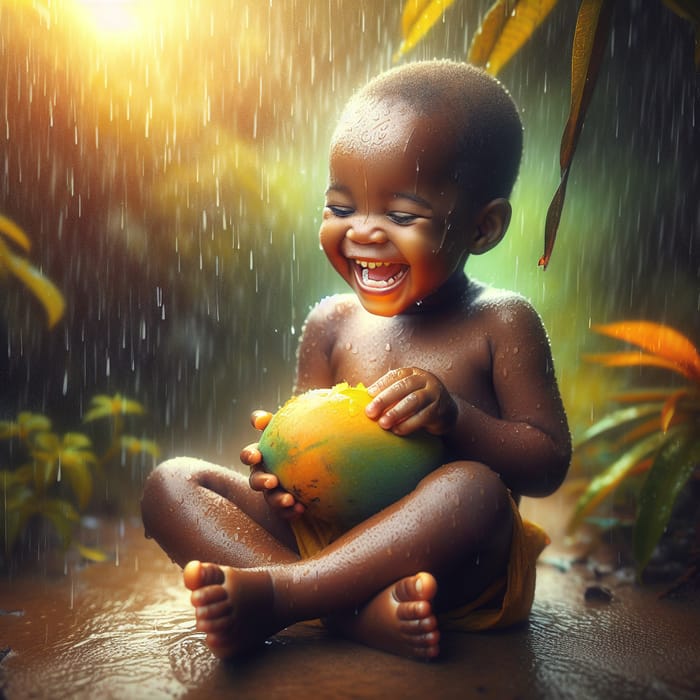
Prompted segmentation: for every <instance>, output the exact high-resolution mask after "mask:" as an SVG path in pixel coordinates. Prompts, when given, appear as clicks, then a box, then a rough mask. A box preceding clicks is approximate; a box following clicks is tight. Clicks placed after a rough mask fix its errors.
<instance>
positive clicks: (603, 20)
mask: <svg viewBox="0 0 700 700" xmlns="http://www.w3.org/2000/svg"><path fill="white" fill-rule="evenodd" d="M613 1H614V0H582V1H581V5H580V7H579V11H578V17H577V19H576V30H575V32H574V42H573V47H572V51H571V103H570V106H569V117H568V119H567V122H566V126H565V127H564V133H563V135H562V139H561V148H560V151H559V165H560V168H561V181H560V183H559V187H558V188H557V191H556V193H555V194H554V198H553V199H552V202H551V204H550V205H549V209H548V210H547V219H546V222H545V235H544V241H545V242H544V253H543V254H542V257H541V258H540V260H539V263H538V264H539V265H540V266H541V267H542V268H544V269H546V268H547V265H548V264H549V260H550V258H551V255H552V250H553V249H554V242H555V240H556V237H557V230H558V228H559V221H560V220H561V213H562V210H563V207H564V199H565V197H566V184H567V182H568V179H569V170H570V168H571V161H572V160H573V157H574V153H575V152H576V146H577V145H578V139H579V136H580V134H581V129H582V127H583V120H584V118H585V116H586V112H587V111H588V105H589V104H590V101H591V97H592V95H593V89H594V88H595V84H596V81H597V79H598V72H599V70H600V64H601V63H602V60H603V54H604V51H605V45H606V43H607V39H608V34H609V33H610V18H611V15H612V6H613Z"/></svg>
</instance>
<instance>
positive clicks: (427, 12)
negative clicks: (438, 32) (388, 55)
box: [394, 0, 454, 61]
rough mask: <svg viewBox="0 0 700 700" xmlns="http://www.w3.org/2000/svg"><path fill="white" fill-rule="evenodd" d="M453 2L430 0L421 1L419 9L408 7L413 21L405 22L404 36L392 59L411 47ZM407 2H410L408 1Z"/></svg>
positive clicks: (450, 0) (452, 0) (397, 57)
mask: <svg viewBox="0 0 700 700" xmlns="http://www.w3.org/2000/svg"><path fill="white" fill-rule="evenodd" d="M453 2H454V0H430V1H429V2H427V3H421V4H422V5H423V9H422V10H420V11H418V10H416V11H414V8H410V10H411V11H410V17H411V18H413V22H411V23H410V24H408V23H406V27H405V30H404V38H403V41H402V42H401V45H400V46H399V48H398V51H397V52H396V53H395V54H394V61H398V60H399V59H400V58H401V57H402V56H405V55H406V54H407V53H408V52H409V51H410V50H411V49H413V48H414V47H415V46H416V44H418V42H419V41H420V40H421V39H423V37H424V36H425V35H426V34H427V33H428V32H429V31H430V30H431V29H432V27H433V25H434V24H435V23H436V22H437V21H438V20H439V19H440V18H441V17H442V16H443V14H444V12H445V10H446V9H447V8H448V7H449V6H450V5H451V4H452V3H453ZM408 4H411V3H410V2H409V3H408ZM404 11H405V10H404ZM403 25H404V22H403V21H402V27H403Z"/></svg>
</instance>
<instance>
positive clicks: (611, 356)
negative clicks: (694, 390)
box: [583, 352, 688, 377]
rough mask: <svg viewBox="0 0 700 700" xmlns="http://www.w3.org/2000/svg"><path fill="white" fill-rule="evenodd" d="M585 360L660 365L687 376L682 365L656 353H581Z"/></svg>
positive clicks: (617, 364) (629, 365) (603, 362)
mask: <svg viewBox="0 0 700 700" xmlns="http://www.w3.org/2000/svg"><path fill="white" fill-rule="evenodd" d="M583 359H584V360H585V361H586V362H597V363H598V364H601V365H604V366H605V367H642V366H644V367H661V368H663V369H668V370H671V371H672V372H678V373H679V374H682V375H683V376H686V377H687V376H688V375H687V374H686V372H685V371H684V370H683V368H682V367H679V366H678V365H677V364H676V363H675V362H672V361H670V360H665V359H664V358H663V357H658V356H656V355H645V354H644V353H641V352H609V353H599V354H593V355H583Z"/></svg>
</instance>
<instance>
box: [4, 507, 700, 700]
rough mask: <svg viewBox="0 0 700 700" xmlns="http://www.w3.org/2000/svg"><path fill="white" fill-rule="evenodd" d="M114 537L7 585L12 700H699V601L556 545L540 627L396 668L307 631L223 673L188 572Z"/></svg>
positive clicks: (7, 674) (480, 638)
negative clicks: (303, 698)
mask: <svg viewBox="0 0 700 700" xmlns="http://www.w3.org/2000/svg"><path fill="white" fill-rule="evenodd" d="M525 507H526V508H527V504H525ZM538 508H541V506H540V505H539V504H538ZM558 508H559V506H558V505H557V503H556V499H554V501H553V502H552V503H551V504H550V505H549V508H548V510H547V511H546V512H544V511H540V512H539V515H540V516H543V517H540V519H541V520H542V519H544V520H551V521H552V523H556V521H557V520H558V519H559V515H560V513H559V510H558ZM102 527H103V528H104V529H105V530H106V531H107V532H108V533H109V532H112V533H114V532H117V533H118V536H116V537H113V554H115V553H116V551H117V550H118V564H117V563H115V561H116V559H115V560H113V561H111V562H106V563H103V564H92V565H88V566H83V567H81V566H77V565H76V564H71V565H69V566H68V568H67V571H66V572H65V573H62V572H59V573H58V574H54V575H49V574H44V575H40V576H36V575H35V576H28V575H26V574H25V575H19V574H18V575H13V576H12V577H7V576H6V577H5V578H3V579H1V580H0V608H2V609H4V610H5V611H13V612H12V614H4V615H2V616H0V648H6V647H10V648H11V651H10V652H9V653H8V654H7V655H6V656H5V658H4V659H3V660H2V662H1V663H0V689H1V690H2V696H4V698H5V699H6V700H24V699H25V698H59V697H70V698H75V699H82V698H85V699H88V698H89V699H90V700H92V698H97V697H99V698H119V699H121V698H124V699H125V700H134V699H138V698H185V697H186V698H193V699H195V700H198V699H199V698H202V699H203V698H207V699H214V700H216V699H217V698H224V697H226V698H228V697H231V696H232V695H235V697H237V698H258V697H265V698H274V697H290V696H292V695H298V694H301V693H308V692H309V690H312V691H313V692H314V694H315V695H317V696H318V697H334V698H345V697H347V698H357V697H393V696H396V695H397V694H398V695H401V696H402V697H425V695H426V694H432V695H434V693H435V688H437V687H439V688H440V697H445V698H450V697H455V698H457V697H459V698H465V697H471V696H473V697H498V698H509V697H520V698H529V697H532V698H547V697H552V698H554V697H556V698H576V700H578V699H579V698H598V697H606V698H608V697H614V698H634V700H639V699H640V698H654V699H655V700H656V699H658V698H669V699H671V698H673V699H674V700H678V699H681V700H683V699H685V698H687V699H688V700H690V698H697V697H698V693H700V640H699V639H698V634H697V630H698V629H700V604H699V602H698V601H697V600H696V601H689V600H658V597H657V595H656V593H655V592H654V591H653V590H651V589H640V588H638V587H637V586H635V585H634V584H633V583H631V582H630V581H628V580H625V579H624V577H623V578H619V577H615V576H613V575H610V576H607V577H603V578H600V577H599V576H598V577H596V575H595V573H593V572H591V571H590V570H589V569H588V568H587V567H586V566H583V565H580V564H573V565H569V566H563V565H561V562H567V561H568V562H571V559H572V556H573V555H572V552H571V551H570V550H567V549H566V548H565V547H563V546H562V545H558V544H557V542H556V540H555V543H554V545H553V547H552V548H551V551H550V552H549V557H550V559H551V561H552V564H547V563H542V564H541V565H540V568H539V581H538V589H537V598H536V601H535V607H534V610H533V614H532V618H531V621H530V624H529V625H527V626H524V627H520V628H517V629H513V630H507V631H505V632H500V633H489V634H480V635H464V634H462V635H460V634H455V635H453V636H446V639H445V655H444V658H443V659H441V660H440V661H438V662H437V663H430V664H422V663H416V662H413V661H408V660H405V659H400V658H397V657H393V656H391V655H387V654H383V653H381V652H377V651H375V650H372V649H368V648H365V647H359V646H357V645H354V644H351V643H350V642H347V641H345V640H342V639H334V638H332V637H330V636H329V635H327V634H326V633H325V632H324V631H323V630H317V629H312V628H310V627H304V626H302V625H296V626H294V627H291V628H289V629H288V630H285V631H284V632H282V633H280V634H279V635H277V636H276V637H274V638H273V639H272V640H271V641H270V643H268V644H267V645H266V646H265V648H263V649H261V651H260V652H259V653H257V654H255V655H251V656H249V657H244V658H243V659H241V660H238V661H236V662H235V663H220V662H219V661H217V660H216V659H214V658H213V657H212V656H211V655H210V654H209V652H208V651H207V649H206V647H205V646H204V644H203V641H202V635H201V634H199V633H197V632H195V631H194V625H193V618H192V614H191V610H190V607H189V603H188V600H187V593H186V591H184V589H183V587H182V585H181V579H180V571H179V569H178V567H177V566H175V565H174V564H172V563H171V562H170V561H169V560H168V559H167V557H166V556H165V555H164V554H163V553H162V552H161V551H160V549H159V548H158V547H157V545H155V543H153V542H151V541H148V540H146V539H145V538H144V537H143V534H142V528H141V526H140V523H139V522H138V521H137V520H135V519H134V520H130V521H128V522H126V523H125V524H124V526H123V527H120V528H117V529H116V530H115V526H114V524H113V523H103V524H102ZM550 531H551V528H550ZM109 537H110V535H107V536H106V537H105V541H109ZM545 561H547V560H545ZM557 562H560V563H559V564H557ZM591 585H601V586H605V587H606V588H607V589H609V590H610V592H611V594H612V598H611V599H610V600H608V601H605V600H593V601H591V600H589V601H586V597H585V591H586V589H587V588H588V587H590V586H591ZM2 696H0V697H2Z"/></svg>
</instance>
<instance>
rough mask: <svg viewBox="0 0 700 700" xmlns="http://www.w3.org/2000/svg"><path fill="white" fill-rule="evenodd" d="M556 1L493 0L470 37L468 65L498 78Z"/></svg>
mask: <svg viewBox="0 0 700 700" xmlns="http://www.w3.org/2000/svg"><path fill="white" fill-rule="evenodd" d="M558 1H559V0H515V1H514V0H497V2H495V3H494V4H493V5H492V6H491V9H490V10H489V11H488V13H487V14H486V16H485V17H484V21H483V22H482V23H481V26H480V27H479V29H478V31H477V33H476V34H475V35H474V39H473V40H472V44H471V47H470V49H469V56H468V60H469V62H470V63H474V64H475V65H477V66H484V67H485V68H486V70H487V71H488V72H489V73H490V74H491V75H498V73H499V72H500V70H501V68H503V66H504V65H505V64H506V63H508V61H509V60H510V59H511V58H512V57H513V56H514V55H515V54H516V53H517V52H518V51H519V50H520V49H521V48H522V47H523V45H524V44H525V43H526V42H527V41H528V40H529V39H530V37H531V36H532V34H533V33H534V31H535V29H537V27H539V26H540V24H542V22H543V21H544V20H545V18H546V17H547V15H548V14H549V13H550V12H551V11H552V8H554V6H555V5H556V4H557V2H558Z"/></svg>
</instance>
